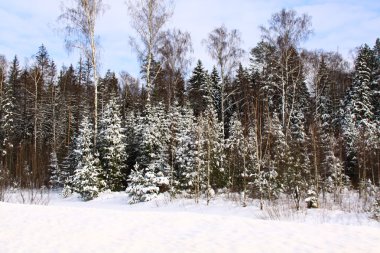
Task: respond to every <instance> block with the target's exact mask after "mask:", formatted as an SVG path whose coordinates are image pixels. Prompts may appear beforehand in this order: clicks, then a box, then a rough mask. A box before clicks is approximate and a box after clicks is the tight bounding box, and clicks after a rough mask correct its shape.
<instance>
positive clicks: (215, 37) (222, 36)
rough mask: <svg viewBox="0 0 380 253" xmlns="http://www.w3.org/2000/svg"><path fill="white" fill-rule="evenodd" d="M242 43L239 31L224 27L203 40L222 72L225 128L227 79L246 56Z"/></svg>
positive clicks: (222, 105)
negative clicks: (244, 55)
mask: <svg viewBox="0 0 380 253" xmlns="http://www.w3.org/2000/svg"><path fill="white" fill-rule="evenodd" d="M241 43H242V40H241V36H240V33H239V31H238V30H236V29H233V30H231V31H228V30H227V28H226V27H225V26H224V25H222V26H221V27H218V28H215V29H214V30H213V31H212V32H211V33H210V34H209V35H208V38H207V39H205V40H203V44H205V45H206V47H207V51H208V53H209V54H210V56H211V58H212V59H213V60H215V61H216V62H217V66H218V68H219V72H220V78H221V93H222V95H221V111H222V122H223V126H224V124H225V120H224V113H225V108H224V107H225V101H226V99H227V96H228V95H227V96H226V94H224V93H225V85H226V77H228V76H229V75H230V74H231V72H232V70H233V69H234V68H236V67H237V66H238V64H239V60H240V58H241V57H242V56H243V54H244V50H243V49H241V47H240V45H241ZM223 135H225V134H224V127H223Z"/></svg>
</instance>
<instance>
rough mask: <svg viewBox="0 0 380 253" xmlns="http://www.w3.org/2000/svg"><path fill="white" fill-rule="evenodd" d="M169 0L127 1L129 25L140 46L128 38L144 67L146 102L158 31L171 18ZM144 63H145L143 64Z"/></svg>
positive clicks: (134, 40)
mask: <svg viewBox="0 0 380 253" xmlns="http://www.w3.org/2000/svg"><path fill="white" fill-rule="evenodd" d="M172 6H173V5H172V1H171V0H136V1H131V0H129V1H128V11H129V14H130V16H131V19H132V20H131V25H132V27H133V28H134V29H135V31H136V32H137V35H138V38H139V40H140V42H141V44H142V45H139V43H138V42H137V39H136V38H134V37H130V44H131V46H132V47H133V48H134V49H135V50H136V51H137V54H138V58H139V60H140V61H141V62H142V63H143V64H144V65H145V66H144V68H145V71H146V90H147V101H148V102H149V101H150V95H151V94H150V93H151V91H152V82H153V80H151V72H152V68H153V66H152V61H153V56H154V54H155V53H156V51H157V44H158V40H159V36H160V31H161V30H162V28H163V26H164V25H165V23H166V22H167V20H168V19H169V18H170V17H171V16H172V13H173V10H172ZM144 61H146V62H145V63H144Z"/></svg>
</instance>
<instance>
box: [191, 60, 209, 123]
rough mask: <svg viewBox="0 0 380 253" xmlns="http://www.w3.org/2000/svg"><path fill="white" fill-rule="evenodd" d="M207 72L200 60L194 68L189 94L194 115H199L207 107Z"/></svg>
mask: <svg viewBox="0 0 380 253" xmlns="http://www.w3.org/2000/svg"><path fill="white" fill-rule="evenodd" d="M205 87H207V72H206V71H205V70H204V68H203V64H202V62H201V61H200V60H198V63H197V66H196V67H195V68H194V70H193V73H192V75H191V78H190V80H189V87H188V95H189V101H190V105H191V107H192V108H193V110H194V115H195V116H198V115H199V114H200V113H201V112H203V111H204V110H205V109H206V105H207V102H208V101H207V99H206V90H205V89H204V88H205Z"/></svg>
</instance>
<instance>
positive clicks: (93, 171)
mask: <svg viewBox="0 0 380 253" xmlns="http://www.w3.org/2000/svg"><path fill="white" fill-rule="evenodd" d="M93 138H94V135H93V126H92V124H91V123H90V121H89V119H88V117H87V116H85V117H84V118H83V120H82V123H81V126H80V129H79V135H78V138H77V139H76V141H77V145H76V149H75V150H74V152H75V153H76V154H77V155H78V157H79V161H78V164H77V165H76V169H75V172H74V175H73V177H72V179H71V182H70V184H71V185H72V190H73V191H75V192H77V193H79V194H80V195H81V197H82V198H83V199H84V200H86V201H87V200H91V199H94V198H96V197H97V196H98V194H99V193H100V192H101V191H103V190H104V189H106V187H107V185H106V182H105V181H104V180H103V179H102V178H101V165H100V161H99V158H98V154H97V153H94V148H93Z"/></svg>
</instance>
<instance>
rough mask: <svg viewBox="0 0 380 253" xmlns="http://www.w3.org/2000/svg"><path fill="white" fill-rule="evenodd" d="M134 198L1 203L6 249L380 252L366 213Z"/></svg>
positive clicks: (0, 239)
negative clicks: (271, 216)
mask: <svg viewBox="0 0 380 253" xmlns="http://www.w3.org/2000/svg"><path fill="white" fill-rule="evenodd" d="M127 202H128V197H127V196H126V194H125V193H112V194H111V193H104V194H102V195H101V196H100V197H99V198H98V199H95V200H93V201H89V202H82V201H81V200H79V199H78V198H77V197H76V196H72V197H70V198H68V199H62V198H61V197H59V196H58V195H57V194H52V195H51V196H50V203H49V205H48V206H41V205H21V204H11V203H3V202H0V252H1V253H8V252H9V253H14V252H28V253H34V252H36V253H43V252H54V253H55V252H65V253H66V252H110V253H112V252H128V253H129V252H154V253H159V252H165V253H168V252H181V253H184V252H202V253H207V252H218V253H220V252H233V253H237V252H302V253H304V252H380V251H379V249H380V224H379V223H377V222H376V221H373V220H371V219H368V217H367V215H365V214H355V213H343V212H341V211H331V210H330V211H327V210H322V209H315V210H307V211H305V210H304V211H302V212H301V213H300V214H297V215H295V216H294V215H291V216H289V219H288V220H287V221H274V220H265V219H263V217H266V216H265V214H263V213H261V211H260V210H259V208H258V207H257V205H256V203H254V202H253V203H250V205H249V206H248V207H245V208H244V207H240V206H239V204H238V203H237V202H233V201H227V200H224V199H222V198H221V197H219V198H217V199H215V200H213V201H211V203H210V205H209V206H206V205H205V203H203V202H201V203H199V204H195V203H194V200H190V199H184V198H181V199H175V200H172V201H170V199H169V197H165V196H160V198H159V199H157V200H154V201H151V202H149V203H141V204H136V205H128V204H127Z"/></svg>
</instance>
